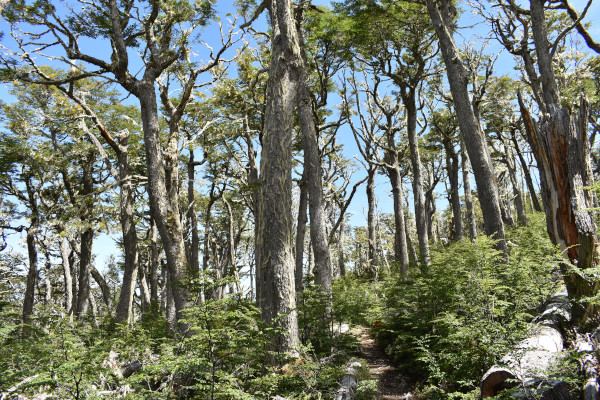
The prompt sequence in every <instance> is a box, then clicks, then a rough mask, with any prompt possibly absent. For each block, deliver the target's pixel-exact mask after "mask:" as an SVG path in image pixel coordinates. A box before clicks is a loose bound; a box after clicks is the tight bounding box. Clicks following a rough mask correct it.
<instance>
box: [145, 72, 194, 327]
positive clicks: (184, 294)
mask: <svg viewBox="0 0 600 400" xmlns="http://www.w3.org/2000/svg"><path fill="white" fill-rule="evenodd" d="M146 73H147V74H148V75H151V74H149V73H148V71H146ZM137 94H138V98H139V100H140V109H141V116H142V124H143V131H144V147H145V150H146V168H147V171H148V196H149V200H150V211H151V213H152V217H153V218H154V221H155V222H156V226H157V228H158V232H159V233H160V237H161V239H162V245H163V248H164V251H165V255H166V261H167V269H168V272H169V274H168V275H169V282H170V283H171V286H170V287H171V291H172V295H173V303H174V305H175V314H176V318H177V321H179V320H180V319H182V318H183V311H184V309H186V308H187V307H188V301H189V292H188V289H187V288H186V286H185V284H186V282H185V280H186V275H187V270H186V267H187V260H186V257H185V245H184V240H183V232H182V229H181V223H180V220H179V207H178V199H177V186H175V187H173V185H170V186H171V187H168V186H169V184H170V183H171V182H172V181H169V182H168V181H167V179H168V178H170V179H172V180H176V175H177V171H176V165H175V164H176V163H174V164H172V165H170V167H171V168H172V169H174V170H171V171H170V176H169V177H167V172H166V163H165V158H164V157H163V150H162V145H161V142H160V127H159V121H158V108H157V103H156V100H157V98H156V92H155V88H154V79H151V78H146V77H145V78H144V80H143V81H141V82H140V85H139V87H138V92H137ZM169 191H170V192H171V193H169ZM174 198H175V199H176V201H173V199H174ZM179 328H180V329H181V330H185V329H186V327H185V326H184V324H182V325H181V326H180V327H179Z"/></svg>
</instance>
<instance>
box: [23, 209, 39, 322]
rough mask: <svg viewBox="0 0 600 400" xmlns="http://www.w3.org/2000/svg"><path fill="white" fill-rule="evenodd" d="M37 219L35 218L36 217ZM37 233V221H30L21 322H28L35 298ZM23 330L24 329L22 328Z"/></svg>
mask: <svg viewBox="0 0 600 400" xmlns="http://www.w3.org/2000/svg"><path fill="white" fill-rule="evenodd" d="M36 219H37V218H36ZM36 234H37V221H36V222H32V224H31V225H30V226H29V229H27V257H28V260H29V268H28V271H27V281H26V285H25V295H24V296H23V324H24V325H27V324H29V323H30V318H31V315H32V314H33V305H34V300H35V286H36V283H37V278H38V252H37V247H36V244H35V236H36ZM24 331H25V330H24Z"/></svg>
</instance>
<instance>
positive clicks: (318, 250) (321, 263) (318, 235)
mask: <svg viewBox="0 0 600 400" xmlns="http://www.w3.org/2000/svg"><path fill="white" fill-rule="evenodd" d="M301 71H302V72H301V73H300V77H299V79H300V84H299V85H300V87H299V91H298V97H299V99H298V118H299V121H300V127H301V129H302V145H303V148H304V168H306V185H307V191H308V209H309V214H310V240H311V243H312V244H313V251H314V254H315V283H316V284H317V285H318V286H319V287H320V288H321V289H322V291H323V292H324V293H326V294H327V295H330V294H331V285H332V283H333V269H332V265H331V255H330V253H329V238H328V236H327V221H326V217H325V206H324V200H323V171H322V165H321V155H320V154H319V140H318V137H317V130H316V128H315V118H314V115H313V111H312V99H311V96H310V92H309V87H308V82H307V76H306V65H303V66H302V68H301Z"/></svg>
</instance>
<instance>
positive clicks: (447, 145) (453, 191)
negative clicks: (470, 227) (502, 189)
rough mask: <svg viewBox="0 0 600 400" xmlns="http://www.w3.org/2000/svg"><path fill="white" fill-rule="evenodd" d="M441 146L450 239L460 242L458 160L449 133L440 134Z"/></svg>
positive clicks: (462, 234)
mask: <svg viewBox="0 0 600 400" xmlns="http://www.w3.org/2000/svg"><path fill="white" fill-rule="evenodd" d="M442 144H443V145H444V150H445V153H446V171H447V174H448V180H449V181H450V191H449V196H450V205H451V206H452V217H453V226H454V229H453V231H452V236H451V238H452V239H453V240H462V239H463V237H464V229H463V223H462V213H461V206H460V193H459V185H458V180H459V179H458V169H459V160H458V154H456V151H455V150H454V143H453V141H452V137H451V133H444V132H442Z"/></svg>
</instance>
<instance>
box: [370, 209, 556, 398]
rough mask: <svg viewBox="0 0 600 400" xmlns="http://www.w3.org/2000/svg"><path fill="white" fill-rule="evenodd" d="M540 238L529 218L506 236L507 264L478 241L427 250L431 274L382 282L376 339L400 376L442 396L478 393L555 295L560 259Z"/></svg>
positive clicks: (488, 243)
mask: <svg viewBox="0 0 600 400" xmlns="http://www.w3.org/2000/svg"><path fill="white" fill-rule="evenodd" d="M544 232H545V230H544V220H543V216H542V215H534V216H532V218H531V223H530V225H528V226H527V227H520V228H516V229H513V230H511V231H509V232H507V242H508V245H509V249H510V255H509V259H508V262H506V263H504V262H502V261H503V259H502V255H501V254H500V253H499V252H498V251H497V250H495V248H494V241H493V240H491V239H490V238H488V237H485V236H480V237H478V238H477V240H475V241H474V242H470V241H466V240H465V241H460V242H456V243H452V244H451V245H450V246H448V247H443V248H439V247H437V248H432V251H431V260H432V263H431V266H430V267H428V268H423V267H422V268H415V269H413V270H412V271H411V272H410V276H409V277H405V276H399V275H395V276H391V277H389V278H388V279H387V281H386V282H385V283H384V285H385V300H384V305H385V317H384V319H383V320H384V324H383V326H382V327H381V328H379V329H376V330H375V332H376V334H377V337H378V338H379V340H380V341H382V342H383V343H385V344H386V345H387V351H388V353H389V354H390V355H391V356H392V357H393V358H394V360H395V361H396V362H397V363H398V364H399V365H400V366H401V368H403V370H404V373H406V374H408V375H410V377H412V378H413V379H414V380H415V381H425V382H428V383H429V384H430V385H431V387H432V388H433V387H435V388H438V389H439V388H443V390H442V389H439V390H442V392H443V393H444V396H446V395H448V394H449V393H453V392H457V393H467V392H470V391H472V390H475V389H476V388H477V387H478V386H479V380H480V378H481V376H482V375H483V374H484V373H485V371H486V370H487V369H488V368H489V367H491V366H492V365H493V364H494V363H495V362H496V361H497V360H498V359H499V358H500V357H502V356H503V355H504V354H505V353H506V352H507V351H508V350H509V349H510V348H511V347H512V346H514V344H515V343H516V342H517V341H518V340H520V339H521V338H522V337H523V335H524V334H525V332H526V328H527V324H528V322H530V321H531V320H532V318H533V317H534V316H535V315H537V314H538V313H539V312H540V311H541V309H542V306H543V304H544V303H545V302H546V301H547V300H548V299H549V297H550V296H551V295H552V294H553V293H554V292H555V291H556V289H557V284H556V270H557V267H556V265H557V263H558V259H559V254H557V251H556V249H555V248H554V246H552V244H551V243H550V241H549V239H548V238H547V235H546V234H545V233H544ZM431 390H433V389H431ZM436 390H437V389H436ZM457 395H458V394H457ZM431 396H433V397H432V398H437V397H435V396H437V395H435V396H434V395H433V394H431ZM440 398H446V397H440Z"/></svg>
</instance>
